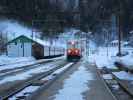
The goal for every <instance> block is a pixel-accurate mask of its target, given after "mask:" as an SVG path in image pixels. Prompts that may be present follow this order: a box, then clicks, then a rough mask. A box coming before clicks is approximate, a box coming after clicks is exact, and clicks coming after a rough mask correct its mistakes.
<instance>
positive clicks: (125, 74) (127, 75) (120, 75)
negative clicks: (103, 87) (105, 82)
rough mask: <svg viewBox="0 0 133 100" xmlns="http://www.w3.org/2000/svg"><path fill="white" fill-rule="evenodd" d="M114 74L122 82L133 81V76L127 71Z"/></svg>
mask: <svg viewBox="0 0 133 100" xmlns="http://www.w3.org/2000/svg"><path fill="white" fill-rule="evenodd" d="M113 74H114V75H115V76H116V77H117V78H119V79H121V80H133V74H131V73H128V72H125V71H120V72H113Z"/></svg>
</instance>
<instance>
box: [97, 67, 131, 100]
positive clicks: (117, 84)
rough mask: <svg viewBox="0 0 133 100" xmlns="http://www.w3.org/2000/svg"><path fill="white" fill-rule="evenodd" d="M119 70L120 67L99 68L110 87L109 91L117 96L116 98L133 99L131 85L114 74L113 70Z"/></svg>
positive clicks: (118, 99) (116, 99) (122, 99)
mask: <svg viewBox="0 0 133 100" xmlns="http://www.w3.org/2000/svg"><path fill="white" fill-rule="evenodd" d="M119 71H120V70H119V69H118V70H111V69H106V68H103V69H100V70H99V73H100V75H101V77H102V78H103V80H104V82H105V84H106V85H107V87H108V88H109V91H110V92H111V94H112V95H113V96H114V97H115V100H133V95H132V93H131V92H133V91H130V89H129V88H131V87H128V86H126V84H124V82H125V80H121V79H119V78H117V77H116V76H115V75H114V74H113V72H119ZM126 71H127V70H126ZM126 71H125V72H126ZM132 86H133V85H132Z"/></svg>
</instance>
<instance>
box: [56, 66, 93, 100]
mask: <svg viewBox="0 0 133 100" xmlns="http://www.w3.org/2000/svg"><path fill="white" fill-rule="evenodd" d="M77 76H78V77H77ZM89 80H93V75H92V73H91V72H89V71H87V69H86V67H85V66H84V65H83V66H80V67H79V69H78V71H75V72H74V73H73V74H72V75H71V76H70V77H69V78H68V79H66V80H65V81H64V86H63V88H62V89H61V90H59V93H58V94H56V95H55V99H54V100H84V99H83V95H82V93H84V92H85V91H86V90H88V86H87V83H88V81H89Z"/></svg>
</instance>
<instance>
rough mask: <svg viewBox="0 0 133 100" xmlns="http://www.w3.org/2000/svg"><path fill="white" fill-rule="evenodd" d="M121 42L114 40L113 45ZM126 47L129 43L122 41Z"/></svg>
mask: <svg viewBox="0 0 133 100" xmlns="http://www.w3.org/2000/svg"><path fill="white" fill-rule="evenodd" d="M118 42H119V41H118V40H113V41H112V42H111V43H118ZM121 42H122V43H123V44H124V45H127V44H129V42H127V41H121Z"/></svg>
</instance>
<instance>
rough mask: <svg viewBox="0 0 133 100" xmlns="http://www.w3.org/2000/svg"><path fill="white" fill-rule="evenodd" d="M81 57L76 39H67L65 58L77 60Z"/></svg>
mask: <svg viewBox="0 0 133 100" xmlns="http://www.w3.org/2000/svg"><path fill="white" fill-rule="evenodd" d="M80 58H81V46H80V43H79V42H78V41H69V42H68V43H67V60H68V61H78V60H80Z"/></svg>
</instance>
